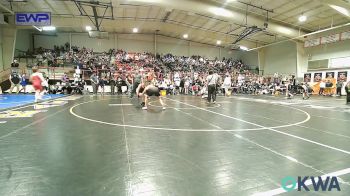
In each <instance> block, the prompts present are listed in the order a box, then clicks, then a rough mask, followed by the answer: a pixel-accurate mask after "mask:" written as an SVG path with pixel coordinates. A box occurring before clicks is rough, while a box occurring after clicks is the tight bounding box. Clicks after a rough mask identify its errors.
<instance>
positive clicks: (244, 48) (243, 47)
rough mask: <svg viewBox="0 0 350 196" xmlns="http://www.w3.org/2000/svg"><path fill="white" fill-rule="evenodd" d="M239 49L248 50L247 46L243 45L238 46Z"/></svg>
mask: <svg viewBox="0 0 350 196" xmlns="http://www.w3.org/2000/svg"><path fill="white" fill-rule="evenodd" d="M239 49H241V50H244V51H247V50H248V48H247V47H245V46H239Z"/></svg>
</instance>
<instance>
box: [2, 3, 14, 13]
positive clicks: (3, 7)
mask: <svg viewBox="0 0 350 196" xmlns="http://www.w3.org/2000/svg"><path fill="white" fill-rule="evenodd" d="M0 8H2V9H4V10H5V11H7V12H10V14H11V15H14V14H15V12H13V11H12V10H11V9H9V8H7V7H6V6H4V5H3V4H2V3H0Z"/></svg>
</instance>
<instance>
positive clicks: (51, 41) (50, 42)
mask: <svg viewBox="0 0 350 196" xmlns="http://www.w3.org/2000/svg"><path fill="white" fill-rule="evenodd" d="M67 42H68V43H69V34H68V33H57V35H50V36H49V35H39V34H35V35H34V43H33V44H34V48H39V47H43V48H50V49H53V46H54V45H56V46H61V45H64V44H65V43H67Z"/></svg>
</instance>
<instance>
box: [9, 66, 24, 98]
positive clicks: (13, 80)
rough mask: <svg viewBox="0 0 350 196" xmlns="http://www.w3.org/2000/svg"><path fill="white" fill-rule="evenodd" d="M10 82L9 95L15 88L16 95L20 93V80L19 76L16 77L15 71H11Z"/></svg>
mask: <svg viewBox="0 0 350 196" xmlns="http://www.w3.org/2000/svg"><path fill="white" fill-rule="evenodd" d="M9 79H10V82H11V87H10V91H9V93H10V94H11V93H12V91H13V89H14V88H15V87H16V88H17V94H18V92H19V91H20V88H19V87H20V84H19V83H20V81H21V78H20V76H19V75H18V73H17V71H13V72H12V73H11V74H10V78H9Z"/></svg>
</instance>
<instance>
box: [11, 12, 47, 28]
mask: <svg viewBox="0 0 350 196" xmlns="http://www.w3.org/2000/svg"><path fill="white" fill-rule="evenodd" d="M15 20H16V25H24V26H32V25H35V26H50V25H51V13H50V12H17V13H16V14H15Z"/></svg>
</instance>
